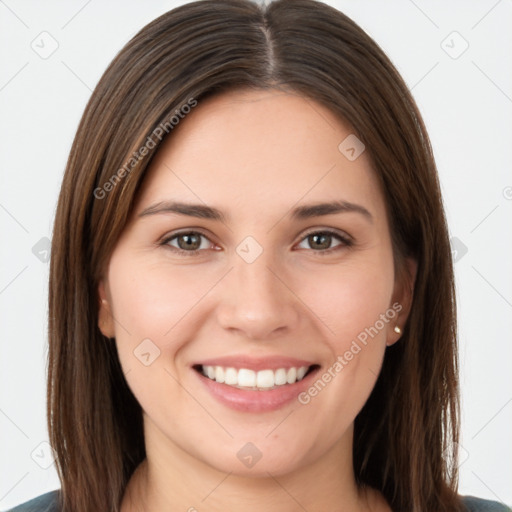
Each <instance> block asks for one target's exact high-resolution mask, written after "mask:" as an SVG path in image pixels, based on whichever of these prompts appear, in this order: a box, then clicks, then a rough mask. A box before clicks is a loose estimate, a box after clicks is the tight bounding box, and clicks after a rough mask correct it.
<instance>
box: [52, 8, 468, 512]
mask: <svg viewBox="0 0 512 512" xmlns="http://www.w3.org/2000/svg"><path fill="white" fill-rule="evenodd" d="M276 87H277V88H281V87H283V88H287V89H289V90H291V91H294V92H295V93H298V94H301V95H302V96H303V97H305V98H306V99H311V100H313V101H316V102H318V103H320V104H323V105H325V106H326V107H327V108H329V109H330V110H331V111H332V112H333V113H334V114H336V115H337V116H339V118H340V119H341V120H343V121H344V122H346V123H348V124H349V125H350V126H351V127H352V130H353V132H354V133H355V134H357V137H358V138H359V139H361V140H362V141H363V143H364V144H365V145H366V151H367V152H368V154H369V156H370V159H371V161H372V163H373V169H374V171H375V173H376V175H377V176H378V178H379V180H380V182H381V184H382V190H383V193H384V196H385V200H386V204H387V208H388V212H389V219H390V229H391V233H392V239H393V249H394V256H395V264H396V265H397V266H398V267H397V268H398V270H401V269H402V267H403V265H402V263H403V260H404V258H405V257H412V258H415V259H416V260H417V262H418V270H417V276H416V282H415V287H414V295H413V304H412V309H411V313H410V316H409V319H408V321H407V323H406V325H405V328H404V332H403V336H402V338H401V340H400V341H399V342H397V343H396V344H394V345H393V346H392V347H389V348H388V349H387V351H386V355H385V359H384V363H383V368H382V371H381V374H380V375H379V378H378V380H377V383H376V385H375V388H374V390H373V392H372V394H371V396H370V397H369V399H368V401H367V403H366V404H365V406H364V408H363V409H362V410H361V412H360V413H359V415H358V416H357V418H356V420H355V435H354V453H353V461H354V472H355V476H356V479H357V481H358V483H360V484H363V483H364V484H367V485H370V486H372V487H374V488H376V489H378V490H380V491H381V492H382V493H383V494H384V496H385V497H386V499H387V500H388V502H389V504H390V505H391V507H392V508H393V510H396V511H405V510H407V511H413V512H426V511H429V512H430V511H432V510H435V511H437V512H442V511H446V512H448V511H456V510H460V509H462V506H461V504H460V501H459V498H458V495H457V467H456V460H457V459H456V455H457V453H456V447H457V441H458V431H459V428H458V416H459V390H458V382H457V359H456V354H457V341H456V307H455V293H454V278H453V268H452V260H451V251H450V246H449V238H448V232H447V225H446V219H445V216H444V211H443V205H442V199H441V194H440V187H439V183H438V177H437V171H436V167H435V163H434V158H433V155H432V150H431V147H430V142H429V138H428V135H427V133H426V130H425V126H424V124H423V121H422V119H421V116H420V113H419V111H418V109H417V106H416V104H415V102H414V100H413V98H412V96H411V94H410V92H409V90H408V89H407V86H406V85H405V83H404V81H403V80H402V78H401V77H400V76H399V74H398V72H397V71H396V69H395V68H394V67H393V65H392V64H391V62H390V61H389V59H388V58H387V57H386V56H385V54H384V53H383V51H382V50H381V49H380V48H379V47H378V46H377V44H376V43H375V42H374V41H373V40H372V39H371V38H370V37H369V36H368V35H367V34H366V33H365V32H364V31H363V30H362V29H361V28H359V27H358V26H357V25H356V24H355V23H354V22H353V21H351V20H350V19H349V18H347V17H346V16H345V15H343V14H342V13H340V12H339V11H337V10H335V9H334V8H331V7H329V6H327V5H325V4H323V3H320V2H316V1H314V0H293V1H290V0H276V1H275V2H272V3H270V4H269V5H268V6H263V5H258V4H256V3H253V2H250V1H249V0H207V1H199V2H193V3H189V4H186V5H183V6H181V7H178V8H176V9H173V10H172V11H170V12H168V13H166V14H164V15H162V16H160V17H159V18H157V19H156V20H154V21H153V22H151V23H150V24H149V25H147V26H146V27H144V28H143V29H142V30H141V31H140V32H139V33H138V34H137V35H135V36H134V37H133V39H132V40H131V41H130V42H128V44H127V45H126V46H125V47H124V48H123V49H122V50H121V52H120V53H119V54H118V55H117V56H116V57H115V59H114V60H113V62H112V63H111V64H110V66H109V67H108V69H107V70H106V72H105V73H104V75H103V77H102V78H101V80H100V82H99V83H98V85H97V87H96V89H95V90H94V92H93V94H92V96H91V99H90V101H89V103H88V105H87V107H86V109H85V112H84V114H83V117H82V120H81V122H80V125H79V128H78V131H77V134H76V137H75V140H74V143H73V146H72V149H71V153H70V156H69V160H68V163H67V168H66V172H65V176H64V180H63V183H62V189H61V192H60V197H59V202H58V207H57V212H56V218H55V226H54V232H53V241H52V253H51V254H52V256H51V266H50V293H49V364H48V428H49V434H50V441H51V444H52V446H53V448H54V450H55V452H56V456H57V459H56V464H57V470H58V473H59V478H60V480H61V484H62V489H61V493H60V498H61V506H62V510H63V512H86V511H94V512H97V511H98V510H111V511H118V510H119V507H120V503H121V499H122V496H123V493H124V489H125V487H126V484H127V482H128V480H129V478H130V476H131V475H132V473H133V471H134V470H135V468H136V467H137V465H138V464H139V463H140V462H141V461H142V460H143V459H144V457H145V448H144V437H143V428H142V413H141V408H140V406H139V404H138V403H137V401H136V399H135V398H134V396H133V394H132V393H131V391H130V389H129V388H128V386H127V383H126V381H125V378H124V375H123V371H122V369H121V366H120V363H119V360H118V356H117V352H116V348H115V343H113V342H110V343H109V342H108V340H106V339H105V337H104V336H103V335H102V334H101V332H100V331H99V329H98V326H97V324H98V309H99V308H98V293H97V287H98V282H99V278H100V276H101V273H102V272H103V270H104V268H105V265H106V264H107V262H108V259H109V256H110V254H111V253H112V250H113V248H114V246H115V244H116V241H117V240H118V238H119V235H120V233H121V232H122V230H123V228H124V226H125V224H126V222H127V219H128V216H129V214H130V211H131V208H132V205H133V203H134V199H135V198H136V195H137V191H138V190H139V188H140V185H141V182H142V180H143V179H144V175H145V171H146V169H147V167H148V165H149V163H150V162H151V159H152V157H153V156H154V154H155V153H156V151H158V148H159V146H160V144H161V140H163V139H164V137H163V135H167V136H171V137H172V123H171V122H170V121H169V120H170V119H171V118H172V117H173V116H178V117H180V116H181V115H183V112H184V111H185V110H184V105H187V104H188V105H191V104H192V103H193V102H196V104H199V106H200V104H201V100H202V99H205V98H206V97H208V96H211V95H213V94H220V93H222V92H223V91H228V90H233V89H241V88H255V89H269V88H276ZM162 127H165V129H164V130H163V131H162ZM159 128H160V131H159ZM160 132H162V133H160ZM157 134H160V136H158V135H157ZM150 139H151V143H150V142H149V140H150ZM142 148H146V149H145V150H142Z"/></svg>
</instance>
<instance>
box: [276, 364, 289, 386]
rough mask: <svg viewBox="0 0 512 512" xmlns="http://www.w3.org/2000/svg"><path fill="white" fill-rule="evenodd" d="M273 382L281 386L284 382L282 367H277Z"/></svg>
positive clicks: (284, 372)
mask: <svg viewBox="0 0 512 512" xmlns="http://www.w3.org/2000/svg"><path fill="white" fill-rule="evenodd" d="M274 383H275V385H276V386H282V385H283V384H286V370H285V369H284V368H279V370H276V371H275V373H274Z"/></svg>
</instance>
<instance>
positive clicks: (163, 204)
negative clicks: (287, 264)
mask: <svg viewBox="0 0 512 512" xmlns="http://www.w3.org/2000/svg"><path fill="white" fill-rule="evenodd" d="M163 213H177V214H179V215H187V216H190V217H197V218H200V219H210V220H216V221H220V222H226V216H225V215H224V214H223V213H222V212H221V211H220V210H218V209H217V208H213V207H211V206H206V205H204V204H193V203H183V202H178V201H160V202H159V203H156V204H154V205H152V206H149V207H147V208H145V209H144V210H142V212H140V213H139V215H138V217H146V216H148V215H156V214H163ZM336 213H359V214H361V215H363V216H364V217H365V218H366V219H367V220H368V221H370V222H373V216H372V214H371V213H370V212H369V211H368V210H367V209H366V208H365V207H364V206H361V205H359V204H355V203H350V202H348V201H331V202H329V203H314V204H309V205H304V206H298V207H296V208H294V209H293V210H292V211H291V214H290V215H291V217H292V218H293V219H297V220H304V219H310V218H312V217H320V216H322V215H332V214H336Z"/></svg>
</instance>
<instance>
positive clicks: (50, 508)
mask: <svg viewBox="0 0 512 512" xmlns="http://www.w3.org/2000/svg"><path fill="white" fill-rule="evenodd" d="M462 503H464V505H465V506H466V508H467V509H468V512H512V509H510V508H508V507H507V506H506V505H504V504H503V503H499V502H497V501H489V500H483V499H481V498H475V497H474V496H462ZM6 512H59V508H58V490H55V491H50V492H47V493H46V494H41V496H38V497H37V498H34V499H32V500H30V501H26V502H25V503H22V504H21V505H18V506H17V507H14V508H11V509H10V510H7V511H6Z"/></svg>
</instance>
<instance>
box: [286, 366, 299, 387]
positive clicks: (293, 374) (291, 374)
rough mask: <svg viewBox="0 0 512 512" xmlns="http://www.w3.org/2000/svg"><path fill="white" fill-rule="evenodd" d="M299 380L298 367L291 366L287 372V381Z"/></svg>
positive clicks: (290, 382)
mask: <svg viewBox="0 0 512 512" xmlns="http://www.w3.org/2000/svg"><path fill="white" fill-rule="evenodd" d="M296 380H297V368H290V369H289V370H288V373H287V374H286V382H288V384H293V383H294V382H295V381H296Z"/></svg>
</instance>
